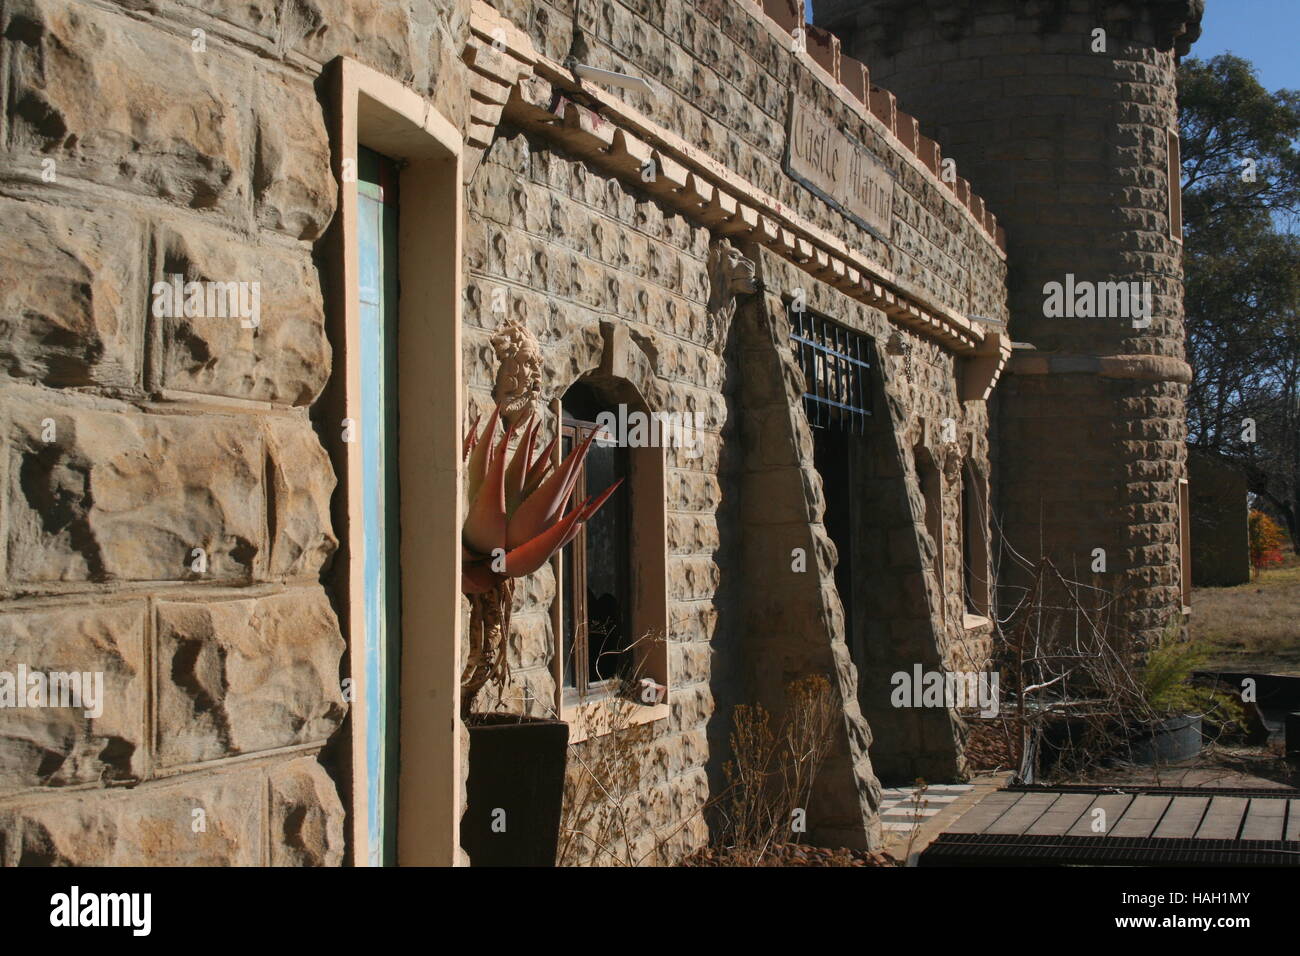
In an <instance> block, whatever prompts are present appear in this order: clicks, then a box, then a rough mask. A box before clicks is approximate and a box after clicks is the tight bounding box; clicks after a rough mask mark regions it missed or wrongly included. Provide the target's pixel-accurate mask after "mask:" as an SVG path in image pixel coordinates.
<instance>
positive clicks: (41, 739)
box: [0, 605, 145, 793]
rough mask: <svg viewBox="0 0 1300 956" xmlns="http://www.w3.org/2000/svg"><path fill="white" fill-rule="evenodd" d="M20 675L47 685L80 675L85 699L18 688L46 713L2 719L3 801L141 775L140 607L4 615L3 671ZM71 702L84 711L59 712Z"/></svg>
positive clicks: (0, 634) (12, 712)
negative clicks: (22, 793) (6, 796)
mask: <svg viewBox="0 0 1300 956" xmlns="http://www.w3.org/2000/svg"><path fill="white" fill-rule="evenodd" d="M20 667H22V668H24V669H25V671H26V673H27V674H28V675H29V676H30V675H31V674H32V673H33V672H35V673H37V674H39V675H40V676H41V677H42V678H49V677H50V675H51V673H52V672H59V673H61V674H70V673H72V672H75V673H76V674H78V675H79V677H78V680H77V684H76V687H77V694H78V696H77V697H76V698H75V700H74V698H72V697H71V696H68V697H66V698H65V697H64V695H63V694H61V693H58V694H57V696H58V699H57V700H56V699H54V698H55V696H56V692H53V691H52V690H44V691H43V692H42V693H43V696H42V697H41V698H39V699H35V698H33V697H32V696H31V692H32V690H33V687H32V685H31V684H30V683H27V682H24V683H25V684H26V686H18V685H17V684H15V686H14V692H15V694H17V695H21V696H22V698H23V700H24V701H25V702H26V703H28V704H39V705H40V706H29V707H14V709H9V708H8V706H6V708H5V709H4V710H3V711H0V793H3V792H6V791H10V790H20V789H24V788H28V787H62V786H71V785H75V784H87V783H95V782H98V781H102V782H106V783H111V782H119V781H123V780H131V779H136V778H138V777H139V776H140V774H141V772H142V767H141V760H142V757H143V755H144V750H145V723H144V721H145V714H144V711H145V686H144V684H145V679H144V610H143V606H142V605H132V606H128V607H116V608H89V607H75V608H62V609H58V610H30V611H28V610H15V611H10V612H9V613H5V614H0V672H3V673H4V674H8V675H14V677H13V679H14V680H15V681H17V673H18V670H19V668H20ZM2 680H4V677H0V681H2ZM42 686H44V687H47V688H48V687H49V686H50V685H48V684H44V685H42ZM17 702H18V698H15V700H14V701H11V702H9V703H10V704H16V703H17ZM70 702H74V703H75V702H79V704H78V705H76V706H69V707H65V706H56V705H57V704H62V703H70ZM96 712H98V713H96ZM88 714H90V715H91V716H88Z"/></svg>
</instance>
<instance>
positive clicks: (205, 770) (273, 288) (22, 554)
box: [0, 0, 468, 865]
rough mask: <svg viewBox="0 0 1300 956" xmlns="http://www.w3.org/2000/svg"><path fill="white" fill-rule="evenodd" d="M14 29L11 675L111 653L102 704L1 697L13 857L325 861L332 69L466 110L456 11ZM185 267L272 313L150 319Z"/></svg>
mask: <svg viewBox="0 0 1300 956" xmlns="http://www.w3.org/2000/svg"><path fill="white" fill-rule="evenodd" d="M3 17H4V20H3V24H0V37H2V39H0V64H2V65H3V69H2V75H3V80H0V82H2V83H3V92H4V103H5V111H4V117H3V120H2V121H0V122H2V123H3V125H0V429H2V430H3V435H4V441H3V454H2V455H0V541H2V544H0V599H2V600H0V671H9V672H13V671H14V670H15V669H16V668H17V667H18V666H19V665H21V666H23V667H26V668H27V669H28V670H29V671H42V672H47V671H66V670H77V671H90V672H96V671H102V672H103V675H104V702H103V713H102V714H101V715H100V716H97V717H94V718H87V717H84V716H83V714H82V712H81V711H79V710H70V709H55V708H41V709H14V710H9V709H6V710H3V711H0V865H11V864H17V863H31V864H40V863H46V864H76V865H86V864H187V865H188V864H267V863H270V864H291V865H303V864H338V863H340V862H341V861H342V860H343V859H344V854H345V846H344V819H345V806H344V802H343V800H342V799H341V798H340V790H339V781H338V780H336V779H334V778H332V777H331V773H333V774H334V776H335V777H338V776H339V775H338V771H337V765H334V764H331V765H330V766H329V769H328V770H327V766H326V765H325V764H323V763H322V761H321V760H320V759H319V758H318V754H319V752H320V751H321V748H322V747H323V746H324V745H325V744H326V742H327V741H328V740H329V739H330V738H331V736H333V735H335V734H336V732H337V731H338V729H339V727H340V724H341V722H342V721H343V720H344V719H345V715H346V713H347V709H348V704H347V702H346V701H345V700H344V698H343V692H342V689H341V687H340V676H341V674H340V661H341V658H342V656H343V655H344V653H345V643H344V637H343V635H342V634H341V633H340V627H339V622H338V619H337V617H336V615H335V611H334V609H333V608H332V606H331V600H330V595H329V593H328V591H327V589H326V587H325V586H324V585H323V584H322V574H323V573H325V572H326V571H327V570H328V565H329V562H330V560H331V555H332V554H333V553H334V551H335V549H336V546H337V542H336V538H335V533H334V531H333V529H332V526H331V520H330V510H329V509H330V497H331V493H332V491H333V489H334V485H335V476H334V473H333V470H332V468H331V464H330V460H329V458H328V457H327V455H326V453H325V451H324V448H323V447H322V442H321V440H320V438H319V437H318V434H317V429H318V428H326V427H328V428H330V429H332V430H333V429H336V428H337V423H324V424H322V423H319V422H316V421H313V402H314V401H315V400H316V398H317V397H318V396H319V395H320V393H321V391H322V389H323V388H324V386H325V384H326V382H327V380H328V378H329V376H330V374H331V352H332V349H331V342H330V336H331V335H332V334H335V333H334V332H333V331H330V330H329V329H327V325H326V313H325V308H324V304H323V301H322V294H321V288H322V281H321V273H320V270H319V268H318V266H319V264H318V263H317V262H315V261H314V260H313V250H314V249H315V244H316V243H317V241H318V240H319V239H320V238H321V236H322V234H323V233H324V231H325V229H326V227H327V226H328V225H329V223H330V221H331V219H332V217H333V215H334V211H335V200H336V195H337V189H336V184H335V180H334V178H333V176H332V174H331V172H330V145H329V142H328V139H327V135H326V113H325V107H324V106H323V104H322V101H321V99H320V98H319V97H318V95H317V92H316V89H315V83H316V81H317V79H318V77H319V75H320V73H321V71H322V68H323V67H324V65H325V64H326V63H328V62H329V61H330V60H332V59H333V58H334V57H335V56H337V55H338V54H341V53H342V54H348V55H351V56H354V57H356V58H358V59H360V60H362V61H364V62H366V63H367V64H369V65H371V66H373V67H375V68H376V69H379V70H382V71H384V72H386V73H388V74H389V75H392V76H394V77H397V78H399V79H402V80H404V81H405V82H406V83H408V84H409V85H411V86H413V87H414V88H416V89H417V90H419V91H421V92H423V93H425V94H426V95H428V96H430V98H431V99H432V100H433V102H434V103H435V104H436V105H437V106H438V108H439V109H440V110H442V112H443V113H444V114H445V115H446V116H448V117H451V118H453V120H454V121H455V122H457V123H459V124H461V125H462V126H463V125H464V124H465V123H466V121H467V115H468V97H467V93H466V87H465V85H464V80H463V73H464V67H463V64H462V63H461V62H460V59H459V56H460V50H461V47H462V46H463V33H464V30H465V24H466V21H467V13H466V5H465V4H463V3H438V4H433V3H422V2H413V0H403V2H389V0H382V2H381V0H374V2H363V0H304V2H292V3H282V2H273V0H265V2H253V3H228V2H223V0H215V2H204V3H179V2H167V0H159V2H140V3H121V4H111V3H110V4H106V3H88V2H77V0H14V2H7V3H5V4H4V7H3ZM174 273H180V274H183V275H184V276H185V277H186V279H187V280H215V281H223V282H224V281H238V282H250V283H251V282H257V283H260V323H259V325H258V327H257V328H256V329H249V328H244V327H242V326H241V323H240V320H239V319H238V318H168V317H155V315H154V314H153V311H152V309H151V288H152V286H153V283H155V282H157V281H159V280H160V279H162V278H163V277H164V276H167V275H171V274H174ZM194 549H202V554H201V555H199V554H197V553H196V552H195V551H194ZM198 559H201V560H198Z"/></svg>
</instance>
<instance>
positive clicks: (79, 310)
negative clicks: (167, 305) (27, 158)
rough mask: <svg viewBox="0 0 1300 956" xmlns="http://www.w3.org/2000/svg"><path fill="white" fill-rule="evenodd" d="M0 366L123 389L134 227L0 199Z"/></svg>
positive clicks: (47, 379)
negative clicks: (0, 225) (2, 278)
mask: <svg viewBox="0 0 1300 956" xmlns="http://www.w3.org/2000/svg"><path fill="white" fill-rule="evenodd" d="M0 221H3V222H4V229H3V230H2V231H0V275H3V276H4V281H3V282H0V371H3V372H4V373H5V374H8V375H10V376H12V377H13V378H19V379H29V380H34V381H39V382H42V383H44V384H46V385H52V386H85V385H106V386H119V387H126V388H129V387H131V386H134V385H135V384H136V378H137V375H138V374H139V355H138V352H137V344H138V342H139V341H140V335H141V315H142V313H141V310H140V302H141V300H142V297H143V292H142V290H141V288H140V282H141V277H140V267H139V263H140V257H141V255H142V253H143V251H144V238H143V235H142V234H141V230H140V228H139V226H138V225H137V224H136V223H134V222H132V221H131V220H130V219H128V218H127V217H124V216H122V215H120V214H115V213H112V212H86V211H83V210H80V209H76V208H67V207H63V208H60V207H58V206H52V205H47V204H45V203H37V202H18V201H15V200H12V199H6V198H0Z"/></svg>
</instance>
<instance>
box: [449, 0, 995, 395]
mask: <svg viewBox="0 0 1300 956" xmlns="http://www.w3.org/2000/svg"><path fill="white" fill-rule="evenodd" d="M732 2H737V3H742V4H748V3H749V0H732ZM779 2H781V3H785V2H786V0H779ZM801 8H802V4H801V3H800V9H801ZM470 26H471V30H472V33H473V36H472V37H471V41H470V46H473V47H475V48H476V52H475V53H474V54H473V55H470V54H469V53H468V52H467V54H466V60H467V62H470V63H471V66H472V67H473V68H474V70H475V72H476V74H478V75H479V76H481V77H482V78H483V81H484V82H485V84H488V85H489V87H490V88H489V92H490V94H491V96H492V97H495V98H498V99H499V98H500V95H501V94H502V92H504V90H502V89H501V88H502V87H504V88H505V89H507V90H509V97H508V99H507V102H506V103H505V105H504V107H503V108H502V115H503V116H505V117H506V118H508V119H510V121H511V122H513V123H515V124H517V125H519V126H520V127H521V128H523V129H526V130H528V131H530V132H533V133H535V134H537V135H539V136H542V137H544V138H546V139H549V140H551V141H553V142H556V143H557V144H559V145H561V146H562V147H563V148H564V149H565V150H566V151H568V152H570V153H572V154H573V155H576V156H580V157H582V158H584V159H586V160H588V161H589V162H591V163H592V164H593V165H595V166H597V167H600V168H603V169H605V170H607V171H609V172H610V173H612V174H614V175H617V176H619V177H621V178H624V179H626V180H628V181H629V182H631V183H634V184H635V185H636V186H637V187H638V188H641V189H644V190H646V191H647V192H650V193H652V194H654V195H656V196H657V197H659V198H660V199H661V200H663V201H664V202H665V203H667V204H668V205H671V206H673V207H675V208H677V209H678V210H680V211H681V212H682V213H683V214H684V215H685V216H687V217H688V218H690V219H692V220H693V221H695V222H697V223H699V224H700V225H703V226H706V227H708V228H709V229H711V230H712V231H714V232H715V233H716V234H718V235H720V236H726V237H730V238H733V239H747V240H750V241H753V242H757V243H761V244H763V245H765V246H767V247H768V248H770V249H772V250H774V251H775V252H777V253H778V254H779V255H781V256H783V257H784V258H786V259H788V260H789V261H791V262H792V263H794V264H795V265H797V266H798V267H799V268H801V269H803V270H804V271H805V272H808V273H809V274H810V275H813V276H815V277H816V278H818V279H821V280H823V281H825V282H827V283H828V284H830V285H833V286H835V287H836V288H838V289H840V290H841V291H842V292H844V293H845V294H847V295H850V296H853V297H854V298H857V299H859V300H860V301H863V302H865V303H867V304H869V305H872V306H874V307H876V308H879V309H880V310H881V311H883V312H884V313H885V314H886V315H887V316H889V318H890V319H891V321H893V322H895V323H896V324H898V325H900V326H903V327H905V328H909V329H911V330H912V331H914V332H916V333H918V334H920V335H922V336H924V337H927V338H930V339H932V340H935V341H937V342H939V343H940V344H942V345H943V346H944V347H945V348H947V349H949V350H950V351H952V352H955V353H958V354H973V353H975V352H977V351H979V350H980V347H981V345H982V344H983V343H984V342H985V340H986V338H988V333H987V332H986V330H985V329H984V328H983V327H982V326H980V325H979V324H978V323H974V322H972V321H970V320H969V319H967V318H966V317H965V316H962V315H960V314H958V313H956V312H954V311H953V310H952V309H950V308H948V307H947V306H945V305H943V304H942V303H939V302H936V301H933V300H932V299H931V298H930V297H929V296H928V295H926V294H925V293H924V292H923V291H922V290H919V289H916V288H914V287H913V286H912V285H911V284H910V283H908V282H906V281H904V280H902V279H900V278H899V277H898V276H896V275H895V274H894V273H893V272H892V270H890V269H889V268H888V267H886V266H885V265H884V264H883V263H880V262H878V261H876V260H874V259H872V258H870V257H868V256H867V255H866V254H865V253H864V252H863V251H861V250H859V249H854V248H850V247H849V246H848V245H847V244H846V243H845V242H844V241H843V240H842V239H841V238H840V237H839V236H836V235H833V234H832V233H830V232H828V231H826V230H824V229H822V228H820V227H819V226H817V225H815V224H814V223H812V222H809V221H807V220H805V219H804V218H803V217H801V216H800V215H798V214H797V213H796V212H795V211H794V210H792V209H790V208H789V207H788V206H786V205H785V204H784V203H782V202H781V201H779V200H778V199H776V198H775V197H773V196H770V195H768V194H767V193H765V192H763V191H762V190H760V189H759V188H758V187H756V186H755V185H754V184H752V183H751V182H749V181H748V180H746V179H744V178H743V177H742V176H740V175H738V174H737V173H735V172H734V171H733V170H731V169H729V168H728V167H727V166H725V165H724V164H723V163H721V162H719V161H718V160H716V159H714V158H713V157H711V156H709V155H708V154H707V153H704V152H703V151H702V150H699V149H697V148H696V147H694V146H692V145H690V144H689V143H687V142H686V141H685V140H683V139H682V138H681V137H679V136H677V135H676V134H675V133H673V132H671V131H670V130H667V129H664V128H663V127H661V126H659V125H658V124H656V123H654V122H652V121H651V120H649V119H648V118H647V117H645V116H644V115H642V114H641V113H640V112H638V111H637V110H635V109H634V108H632V107H631V106H629V105H628V104H627V103H625V102H623V101H622V100H621V99H619V98H618V97H616V96H614V95H613V94H611V93H609V92H607V91H606V90H604V89H602V88H600V87H598V86H594V85H592V84H590V83H586V82H583V81H582V80H580V79H578V78H575V77H574V76H573V74H572V73H571V72H570V71H568V70H566V69H564V68H563V67H562V66H561V65H560V64H558V63H555V62H554V61H552V60H550V59H548V58H547V57H545V56H543V55H541V54H539V53H537V52H536V51H535V50H534V48H533V46H532V43H531V41H529V39H528V38H527V37H526V36H524V35H523V34H522V33H520V31H518V30H517V29H516V28H514V27H513V26H512V25H510V24H509V23H508V22H507V21H505V19H504V18H503V17H502V16H501V15H500V14H498V13H497V12H496V11H495V10H493V9H492V7H490V6H489V5H488V4H486V3H484V2H482V0H475V3H474V6H473V11H472V16H471V20H470ZM770 29H772V30H773V31H775V32H776V33H777V34H778V35H782V36H784V35H785V34H784V33H782V31H781V30H780V29H779V28H778V27H777V26H776V25H775V24H773V25H771V26H770ZM788 39H790V42H791V44H792V46H791V50H792V53H795V54H796V55H802V56H805V57H806V56H807V54H799V53H798V51H796V50H795V49H794V46H793V44H794V42H795V41H794V40H793V38H788ZM484 47H492V48H493V50H492V51H493V52H496V53H498V54H501V55H502V56H501V58H500V59H493V58H491V57H488V56H485V55H483V54H484V52H486V51H482V48H484ZM502 47H504V49H502ZM516 47H517V48H516ZM480 51H482V52H480ZM808 62H809V63H810V64H811V63H812V60H811V59H809V60H808ZM489 64H491V67H492V68H493V69H491V70H489V69H488V65H489ZM520 65H523V68H520ZM813 66H814V67H815V69H816V70H818V71H821V72H823V73H824V72H825V71H824V69H823V68H822V67H821V66H816V64H813ZM842 66H843V63H842V61H841V68H842ZM516 70H518V72H516ZM475 82H476V83H477V82H478V80H477V78H476V81H475ZM508 83H513V85H511V86H507V84H508ZM493 84H494V85H493ZM476 89H477V87H476ZM841 90H842V88H841ZM876 92H878V91H873V98H874V94H875V93H876ZM840 95H841V97H847V96H848V94H847V92H843V91H842V92H841V93H840ZM578 100H581V101H582V103H579V102H578ZM879 102H880V103H881V104H882V106H883V105H887V106H888V108H889V109H890V110H891V111H892V110H893V102H892V97H890V98H889V100H888V101H887V102H886V101H885V100H884V98H883V97H882V98H881V99H880V101H879ZM583 103H585V104H587V105H582V104H583ZM907 119H910V117H909V118H907ZM894 120H895V125H896V126H897V114H894ZM871 122H872V123H876V124H880V123H881V120H880V119H879V118H878V117H875V116H873V117H872V119H871ZM912 123H913V125H912V129H913V130H915V126H914V121H912ZM904 125H906V124H904ZM889 136H891V137H893V138H894V139H895V140H897V139H898V137H897V135H896V134H895V133H893V132H889ZM473 142H478V140H477V139H475V140H473ZM486 142H490V137H487V138H486ZM486 142H485V145H486ZM899 142H900V143H901V140H900V141H899ZM918 149H920V150H922V151H923V152H924V151H927V150H928V151H929V153H930V160H929V161H923V160H922V159H921V158H918V156H917V155H916V151H917V150H918ZM899 151H900V152H901V153H903V155H904V156H905V157H907V158H909V159H910V160H911V161H912V162H914V163H915V164H916V165H917V166H918V167H919V168H920V169H922V170H923V171H924V172H925V173H926V174H928V175H929V176H930V177H931V179H932V180H933V185H934V186H935V187H936V188H942V184H941V182H940V180H939V179H938V178H937V175H936V172H935V171H936V170H937V168H938V162H939V156H938V148H937V146H934V144H933V142H932V141H929V140H926V139H925V138H924V137H919V136H915V135H913V137H912V144H911V152H910V153H908V151H907V150H905V149H900V150H899ZM931 163H933V167H934V168H933V169H931V168H930V167H931ZM651 164H652V166H653V169H654V171H655V175H654V177H653V178H652V179H651V180H650V181H649V182H646V181H644V178H643V176H642V171H643V169H645V168H646V167H647V166H648V165H651ZM956 185H957V187H958V192H957V202H958V203H959V206H960V207H961V208H962V209H963V211H964V212H965V213H966V215H968V216H970V217H971V218H972V219H973V220H974V222H975V223H976V224H977V225H979V224H981V223H983V224H985V225H986V226H987V225H992V226H993V227H994V230H996V223H995V222H994V221H993V220H992V218H991V216H990V215H989V214H988V213H987V212H986V210H985V209H984V205H983V202H982V201H981V200H979V199H978V197H971V196H970V193H969V184H967V183H966V182H965V180H959V182H958V183H957V184H956ZM962 187H964V189H965V192H964V193H963V192H962ZM985 232H986V233H987V232H988V229H987V228H985ZM989 241H990V243H991V244H992V241H993V240H992V238H991V237H990V239H989ZM1000 354H1001V353H1000V351H999V355H1000ZM1002 364H1004V360H1001V361H999V363H998V369H999V371H1000V368H1001V365H1002ZM993 380H994V381H995V380H996V377H994V379H993Z"/></svg>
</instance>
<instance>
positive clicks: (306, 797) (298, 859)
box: [271, 757, 343, 866]
mask: <svg viewBox="0 0 1300 956" xmlns="http://www.w3.org/2000/svg"><path fill="white" fill-rule="evenodd" d="M342 862H343V803H342V801H341V800H339V794H338V789H337V788H336V787H335V786H334V781H333V780H331V779H330V776H329V774H328V773H326V772H325V768H324V767H322V766H321V765H320V762H319V761H317V760H316V758H315V757H303V758H301V759H299V760H294V761H291V762H289V763H286V764H284V765H282V766H280V767H277V768H276V769H275V770H274V771H273V772H272V773H271V865H272V866H339V865H340V864H341V863H342Z"/></svg>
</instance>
